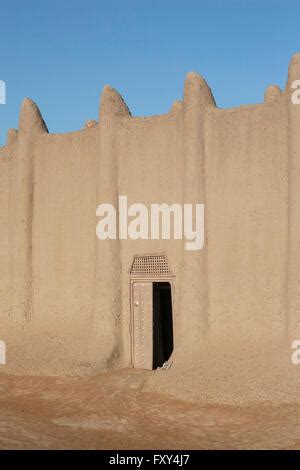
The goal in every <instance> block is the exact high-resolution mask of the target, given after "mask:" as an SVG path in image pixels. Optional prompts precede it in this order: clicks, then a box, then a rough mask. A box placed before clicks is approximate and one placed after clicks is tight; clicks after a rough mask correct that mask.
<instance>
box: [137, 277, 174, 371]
mask: <svg viewBox="0 0 300 470" xmlns="http://www.w3.org/2000/svg"><path fill="white" fill-rule="evenodd" d="M139 282H140V283H145V282H150V283H152V284H153V283H154V282H169V283H170V288H171V305H172V323H173V352H174V347H175V335H174V331H175V327H174V324H175V311H174V291H175V276H173V275H170V274H168V275H160V276H132V275H130V281H129V296H130V327H129V330H130V343H131V345H130V352H131V359H130V367H132V368H134V301H133V285H134V284H135V283H139ZM152 319H153V306H152ZM152 335H153V333H152ZM172 354H173V353H172ZM152 370H153V369H152Z"/></svg>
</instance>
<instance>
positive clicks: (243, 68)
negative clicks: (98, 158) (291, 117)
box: [0, 0, 300, 145]
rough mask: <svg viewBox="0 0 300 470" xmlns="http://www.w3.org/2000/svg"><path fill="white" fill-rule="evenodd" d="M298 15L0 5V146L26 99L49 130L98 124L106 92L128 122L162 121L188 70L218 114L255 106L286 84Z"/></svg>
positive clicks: (212, 2) (231, 5) (182, 2)
mask: <svg viewBox="0 0 300 470" xmlns="http://www.w3.org/2000/svg"><path fill="white" fill-rule="evenodd" d="M299 16H300V2H299V0H285V1H283V0H281V1H279V0H270V1H267V0H260V1H257V0H253V1H251V0H248V1H243V0H226V1H224V0H223V1H221V0H198V1H196V0H105V1H102V0H86V1H85V2H83V1H77V0H72V1H69V0H60V1H57V0H51V1H41V0H39V1H36V0H28V1H26V2H25V1H22V0H19V1H16V0H9V1H3V0H0V20H1V24H0V60H1V61H0V64H1V66H0V80H4V81H5V82H6V85H7V104H6V105H0V145H3V144H4V142H5V136H6V132H7V130H8V128H10V127H17V126H18V114H19V107H20V104H21V102H22V100H23V98H24V97H25V96H29V97H30V98H32V99H33V100H34V101H36V102H37V104H38V105H39V107H40V109H41V111H42V114H43V116H44V118H45V121H46V123H47V125H48V127H49V130H50V132H69V131H72V130H76V129H80V128H82V127H83V125H84V122H85V121H86V120H87V119H98V102H99V94H100V92H101V89H102V88H103V86H104V85H106V84H110V85H112V86H114V87H115V88H117V89H118V90H119V91H120V93H121V94H122V95H123V97H124V99H125V100H126V102H127V104H128V106H129V108H130V110H131V112H132V114H134V115H137V116H141V115H152V114H161V113H165V112H167V111H168V110H169V108H170V106H171V104H172V102H173V101H174V100H175V99H178V98H179V99H180V98H181V97H182V92H183V81H184V77H185V75H186V73H187V72H188V71H192V70H193V71H197V72H199V73H200V74H201V75H203V76H204V77H205V78H206V80H207V81H208V84H209V85H210V87H211V88H212V91H213V94H214V96H215V99H216V101H217V105H218V106H219V107H226V108H227V107H233V106H238V105H240V104H247V103H256V102H260V101H261V100H262V99H263V94H264V90H265V88H266V86H267V85H268V84H270V83H277V84H278V85H279V86H281V87H283V86H284V84H285V80H286V74H287V67H288V63H289V60H290V58H291V56H292V55H293V54H294V53H295V52H297V51H299V50H300V21H299Z"/></svg>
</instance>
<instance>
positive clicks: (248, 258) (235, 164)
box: [0, 56, 300, 374]
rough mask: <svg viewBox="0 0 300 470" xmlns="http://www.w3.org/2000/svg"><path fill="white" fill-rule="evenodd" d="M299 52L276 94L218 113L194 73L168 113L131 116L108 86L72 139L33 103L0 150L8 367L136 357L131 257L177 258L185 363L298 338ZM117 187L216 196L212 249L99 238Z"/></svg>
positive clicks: (93, 368)
mask: <svg viewBox="0 0 300 470" xmlns="http://www.w3.org/2000/svg"><path fill="white" fill-rule="evenodd" d="M299 62H300V60H299V56H295V57H294V58H293V60H292V63H291V66H290V75H289V80H288V84H287V89H286V91H285V92H284V93H281V92H280V90H279V89H277V88H276V87H270V88H269V89H268V90H267V93H266V97H265V103H264V104H259V105H254V106H243V107H240V108H236V109H228V110H222V109H218V108H217V107H216V106H215V103H214V99H213V97H212V94H211V92H210V89H209V88H208V86H207V84H206V83H205V81H204V80H203V79H202V78H201V77H200V76H199V75H197V74H194V73H192V74H189V75H188V77H187V79H186V82H185V87H184V96H183V101H182V102H181V101H180V102H175V104H174V106H173V107H172V109H171V111H170V112H169V113H168V114H166V115H162V116H153V117H149V118H135V117H132V116H131V115H130V112H129V110H128V108H127V106H126V104H125V103H124V101H123V100H122V98H121V96H120V95H119V94H118V93H117V92H116V91H115V90H113V89H111V88H110V87H105V89H104V91H103V93H102V97H101V106H100V116H99V123H98V124H96V125H95V126H93V127H90V128H85V129H83V130H81V131H78V132H74V133H70V134H63V135H55V134H49V133H48V130H47V128H46V125H45V123H44V121H43V119H42V116H41V115H40V112H39V110H38V108H37V107H36V105H35V104H34V103H33V102H32V101H30V100H28V99H26V100H25V101H24V103H23V105H22V109H21V114H20V125H19V130H18V132H17V131H13V130H11V131H10V132H9V138H8V142H7V145H6V146H5V147H3V148H2V149H0V195H1V198H0V222H1V230H0V257H1V263H0V316H1V335H0V339H1V340H4V341H6V343H7V356H8V357H7V359H8V364H7V365H6V366H0V367H1V370H3V371H5V372H6V371H7V372H18V373H34V374H39V373H47V374H53V373H60V374H72V373H80V374H81V373H91V372H97V371H101V370H106V369H108V368H112V367H123V366H129V365H130V361H131V356H130V350H131V343H130V298H129V270H130V266H131V264H132V261H133V256H134V255H135V254H146V253H161V252H164V253H166V254H167V255H168V259H169V263H170V266H171V269H172V272H173V274H174V275H175V281H174V286H175V290H174V314H175V319H174V320H175V330H174V334H175V338H174V340H175V349H174V357H173V360H174V367H178V368H179V369H180V367H181V366H182V365H184V364H185V362H186V361H187V360H188V361H193V362H194V363H195V364H196V363H197V357H199V355H200V354H201V355H202V356H203V354H208V355H209V354H211V350H210V349H209V348H208V349H207V352H205V350H203V347H202V345H203V344H208V343H210V342H211V343H212V344H214V343H215V341H216V340H217V341H220V342H221V343H222V344H224V345H226V347H227V348H230V347H232V348H235V347H236V346H235V345H236V344H238V343H239V342H241V343H242V342H243V341H245V340H253V341H254V342H257V343H260V344H264V343H267V342H270V341H277V340H280V341H282V340H283V341H286V342H288V341H290V338H292V339H295V338H296V336H297V322H299V319H300V313H299V308H300V302H299V301H298V298H299V295H300V292H299V291H300V289H299V283H300V281H298V273H299V272H300V269H299V270H298V264H299V250H298V249H297V248H298V247H299V243H298V233H300V230H298V228H299V229H300V215H299V213H298V212H299V211H298V207H297V206H298V204H297V202H298V200H299V198H300V195H299V197H298V190H299V189H298V188H299V187H300V186H299V184H298V179H299V177H300V171H298V162H299V158H300V155H299V158H298V153H299V150H298V149H299V148H300V145H298V144H300V142H298V139H299V135H300V134H299V131H298V128H299V126H298V122H300V115H299V116H298V113H299V111H298V109H295V106H293V107H292V106H291V105H290V99H289V86H290V83H291V80H292V79H296V78H297V75H298V78H299V76H300V71H298V68H299V65H298V63H299ZM298 72H299V74H298ZM293 77H295V78H293ZM119 195H127V196H128V203H129V204H131V203H133V202H140V203H144V204H146V205H147V206H150V204H151V203H169V204H172V203H174V202H178V203H184V202H189V203H196V202H198V203H204V204H205V246H204V249H203V250H201V251H198V252H192V251H186V250H185V249H184V241H185V240H183V241H181V240H180V241H179V240H147V241H146V240H130V239H128V240H105V241H100V240H98V239H97V238H96V232H95V230H96V223H97V218H96V207H97V206H98V204H100V203H102V202H110V203H113V204H117V200H118V196H119ZM299 268H300V267H299ZM202 356H201V357H202ZM202 359H203V357H202ZM4 368H5V369H4Z"/></svg>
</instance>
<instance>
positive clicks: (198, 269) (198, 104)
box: [176, 73, 215, 361]
mask: <svg viewBox="0 0 300 470" xmlns="http://www.w3.org/2000/svg"><path fill="white" fill-rule="evenodd" d="M211 106H215V103H214V99H213V96H212V94H211V91H210V89H209V87H208V86H207V84H206V82H205V80H204V79H203V78H202V77H200V76H199V75H198V74H196V73H190V74H188V76H187V78H186V81H185V87H184V101H183V127H184V129H183V139H184V140H183V141H184V180H183V181H184V189H183V198H184V203H187V204H193V210H194V215H193V223H194V227H195V204H196V203H198V204H204V206H205V150H204V148H205V147H204V139H205V135H204V119H205V114H206V111H207V108H208V107H211ZM205 230H206V228H205ZM182 249H183V255H182V270H181V295H180V308H179V311H180V319H179V322H180V327H179V328H178V330H179V331H180V334H181V335H182V338H180V340H179V341H178V344H180V345H181V346H180V347H181V348H182V345H184V344H185V339H184V338H189V345H188V347H187V348H186V350H188V353H189V354H190V355H192V356H193V355H194V354H195V352H196V351H197V350H198V348H199V343H200V342H201V338H203V337H204V336H205V333H206V332H207V330H208V325H209V317H208V284H207V250H208V247H207V239H206V237H205V243H204V247H203V249H202V250H198V251H187V250H186V249H185V245H184V243H183V246H182ZM191 331H192V332H193V336H192V337H191V335H190V332H191ZM186 352H187V351H183V350H182V349H180V350H179V351H176V355H177V357H178V358H179V361H180V360H185V361H186V360H187V357H184V356H186ZM180 358H181V359H180Z"/></svg>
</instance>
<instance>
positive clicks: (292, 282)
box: [285, 54, 300, 339]
mask: <svg viewBox="0 0 300 470" xmlns="http://www.w3.org/2000/svg"><path fill="white" fill-rule="evenodd" d="M296 80H298V81H299V80H300V54H296V55H294V57H293V58H292V60H291V62H290V65H289V72H288V80H287V86H286V89H285V95H286V100H287V107H288V159H289V164H288V168H289V204H288V207H289V215H288V242H289V245H288V270H287V271H288V282H287V309H288V311H287V333H288V335H289V336H290V337H291V338H292V339H295V338H296V336H297V335H299V334H300V205H299V201H300V104H299V103H296V102H295V100H294V99H293V96H294V94H295V93H297V88H299V85H298V86H295V84H294V82H295V81H296ZM299 83H300V82H299ZM297 94H298V95H299V93H297ZM296 97H297V96H296ZM297 98H298V97H297ZM298 99H299V98H298Z"/></svg>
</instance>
